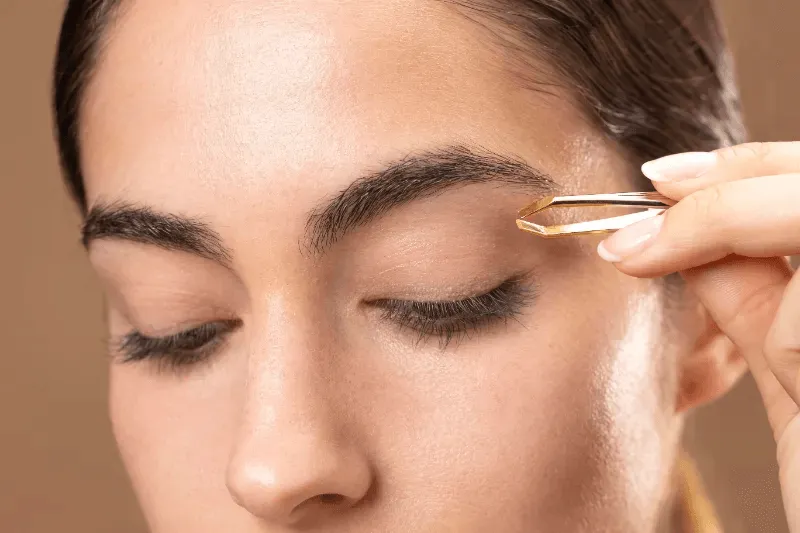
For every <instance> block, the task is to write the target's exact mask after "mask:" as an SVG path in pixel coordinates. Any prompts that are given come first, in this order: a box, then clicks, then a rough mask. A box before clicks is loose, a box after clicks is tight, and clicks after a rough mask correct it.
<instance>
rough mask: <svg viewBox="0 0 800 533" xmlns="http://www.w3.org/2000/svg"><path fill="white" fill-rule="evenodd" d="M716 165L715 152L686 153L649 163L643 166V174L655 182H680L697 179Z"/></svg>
mask: <svg viewBox="0 0 800 533" xmlns="http://www.w3.org/2000/svg"><path fill="white" fill-rule="evenodd" d="M716 163H717V154H715V153H714V152H686V153H684V154H675V155H668V156H667V157H662V158H661V159H656V160H654V161H649V162H647V163H645V164H644V165H642V174H644V175H645V176H647V177H648V178H650V179H651V180H653V181H680V180H686V179H691V178H696V177H698V176H700V175H702V174H704V173H705V172H708V171H709V170H711V169H712V168H713V167H714V165H715V164H716Z"/></svg>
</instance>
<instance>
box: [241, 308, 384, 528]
mask: <svg viewBox="0 0 800 533" xmlns="http://www.w3.org/2000/svg"><path fill="white" fill-rule="evenodd" d="M264 316H265V319H264V322H265V323H264V327H262V328H258V330H259V331H258V333H256V334H254V336H253V338H252V341H251V345H250V354H249V362H248V366H247V378H246V380H245V388H244V391H243V395H242V398H243V401H242V411H241V418H240V424H239V428H238V432H237V437H236V440H235V443H234V446H233V449H232V451H231V457H230V461H229V465H228V480H227V483H228V488H229V491H230V493H231V496H232V497H233V499H234V500H235V501H236V502H237V503H238V504H239V505H240V506H242V507H244V508H245V509H247V510H248V511H250V512H251V513H252V514H254V515H256V516H259V517H261V518H263V519H265V520H269V521H272V522H276V523H294V522H296V521H298V520H300V519H303V518H307V517H309V516H321V515H322V514H323V513H330V512H331V511H332V509H333V508H341V507H343V506H352V505H355V504H356V503H357V502H358V501H360V500H361V499H362V498H363V497H364V495H365V494H366V493H367V492H368V490H369V487H370V484H371V477H372V475H371V472H370V467H369V461H368V459H367V457H366V456H364V454H363V453H362V451H361V449H360V446H359V443H358V442H356V441H354V439H353V438H352V436H353V434H354V433H353V432H352V431H351V429H352V428H347V427H345V426H344V424H345V421H346V420H348V421H351V420H352V417H351V416H349V414H347V413H342V412H340V409H339V406H338V404H337V402H336V398H337V396H338V395H339V394H338V392H337V390H336V384H337V381H338V380H337V379H336V374H337V371H336V368H335V366H336V365H334V364H333V363H332V361H333V355H334V354H333V353H332V350H333V347H332V345H331V343H329V342H328V340H327V339H326V335H325V334H324V332H321V331H320V326H319V324H320V323H321V321H319V320H316V319H315V317H314V316H312V315H311V314H308V313H304V312H303V310H301V309H297V308H295V309H290V308H288V307H287V306H286V305H285V304H284V302H283V301H282V300H280V299H277V298H276V299H275V300H273V301H272V302H270V305H269V306H268V311H267V312H266V313H265V314H264ZM253 329H254V330H255V329H256V328H253ZM346 403H349V402H345V404H346Z"/></svg>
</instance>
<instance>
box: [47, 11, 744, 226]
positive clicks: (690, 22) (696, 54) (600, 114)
mask: <svg viewBox="0 0 800 533" xmlns="http://www.w3.org/2000/svg"><path fill="white" fill-rule="evenodd" d="M128 1H133V0H128ZM443 1H445V2H448V3H450V4H452V5H455V6H456V7H457V8H458V9H459V10H461V11H462V12H463V13H465V14H467V15H468V16H470V17H474V18H476V19H480V20H481V22H483V23H484V25H485V26H487V27H492V25H494V24H497V25H498V26H496V27H498V28H502V29H504V30H505V31H498V32H495V35H497V36H498V40H499V41H503V44H504V45H506V50H508V51H509V54H512V55H513V57H514V58H515V59H517V60H520V61H521V62H522V63H523V64H529V65H530V64H533V63H534V62H535V61H530V62H529V61H527V60H529V59H534V60H536V61H538V62H539V63H540V64H546V65H549V67H550V68H551V69H552V71H553V72H554V73H555V76H554V79H549V80H548V79H542V78H541V77H537V76H529V77H528V78H530V79H531V80H533V81H532V83H535V84H536V85H538V89H539V90H541V89H542V88H545V90H546V87H547V86H553V85H562V86H564V87H565V88H566V89H567V90H569V91H571V92H572V94H573V95H574V96H575V97H576V99H577V100H578V102H579V105H580V106H581V107H582V108H583V111H584V112H585V114H586V115H587V116H588V117H589V118H590V119H591V120H592V121H593V122H594V123H595V124H596V126H597V127H598V128H599V129H600V130H601V131H602V132H604V133H605V134H606V135H607V136H608V137H609V138H611V139H613V140H615V141H617V142H618V143H619V144H620V145H621V146H622V148H623V149H624V150H625V151H626V153H627V154H628V156H629V159H630V160H631V162H632V163H634V164H636V163H641V162H644V161H645V160H648V159H653V158H656V157H660V156H663V155H667V154H670V153H677V152H683V151H693V150H713V149H716V148H719V147H721V146H725V145H730V144H737V143H739V142H741V141H742V140H743V136H744V132H743V127H742V123H741V117H740V113H739V106H738V95H737V91H736V88H735V83H734V79H733V74H732V68H731V65H730V58H729V55H728V51H727V48H726V46H725V42H724V38H723V32H722V30H721V28H720V25H719V21H718V18H717V17H716V15H715V13H714V9H713V6H712V5H711V4H710V0H443ZM121 3H122V2H121V0H69V3H68V5H67V10H66V14H65V16H64V22H63V25H62V28H61V36H60V39H59V43H58V53H57V58H56V64H55V79H54V81H55V83H54V108H55V116H56V128H57V135H58V146H59V151H60V158H61V165H62V169H63V172H64V178H65V180H66V183H67V185H68V187H69V190H70V192H71V194H72V195H73V197H74V198H75V200H76V201H77V202H78V204H79V206H80V207H81V209H82V211H84V212H85V211H86V197H85V188H84V180H83V174H82V170H81V153H80V135H79V130H80V128H79V125H80V118H81V106H82V103H83V99H84V95H85V92H86V87H87V85H88V83H89V82H90V79H91V76H92V73H93V71H94V69H95V68H96V67H97V65H98V63H99V60H100V58H101V55H102V49H103V43H104V41H105V38H106V37H107V33H108V31H107V30H108V27H109V26H110V25H111V23H112V22H113V19H114V17H115V16H116V15H117V13H118V11H119V7H120V4H121ZM509 30H510V31H509ZM537 74H540V73H537Z"/></svg>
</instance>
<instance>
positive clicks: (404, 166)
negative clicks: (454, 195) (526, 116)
mask: <svg viewBox="0 0 800 533" xmlns="http://www.w3.org/2000/svg"><path fill="white" fill-rule="evenodd" d="M490 182H494V183H498V184H500V185H508V186H517V187H524V188H526V189H532V190H533V191H534V192H535V193H538V194H542V195H547V194H552V193H554V192H555V191H557V190H558V189H559V187H558V185H557V184H556V183H555V182H554V181H553V179H552V178H551V177H550V176H549V175H547V174H546V173H545V172H544V171H542V170H539V169H536V168H534V167H532V166H530V165H528V164H527V163H525V162H524V161H523V160H522V159H521V158H518V157H515V156H511V155H501V154H497V153H494V152H491V151H489V150H485V149H477V148H470V147H467V146H463V145H454V146H448V147H446V148H442V149H438V150H435V151H428V152H424V153H421V154H414V155H411V156H408V157H406V158H404V159H401V160H400V161H396V162H394V163H392V164H390V165H388V166H386V167H385V168H383V169H381V170H378V171H377V172H375V173H373V174H370V175H367V176H364V177H363V178H360V179H358V180H356V181H354V182H353V183H352V184H350V185H349V186H348V187H347V188H346V189H344V190H343V191H341V192H340V193H339V194H337V195H336V196H334V197H333V198H331V199H329V200H327V201H326V202H324V203H323V205H322V206H320V207H318V208H317V209H314V210H313V211H312V212H311V215H310V216H309V218H308V222H307V224H306V242H307V244H308V247H309V248H310V249H311V250H312V251H314V252H317V253H321V252H324V251H325V250H327V249H328V248H329V247H331V246H332V245H333V244H335V243H336V242H337V241H338V240H340V239H341V238H342V237H344V236H345V235H346V234H347V233H348V232H350V231H351V230H353V229H355V228H357V227H360V226H364V225H366V224H368V223H370V222H372V221H373V220H374V219H375V218H377V217H379V216H382V215H383V214H384V213H386V212H387V211H389V210H392V209H395V208H397V207H400V206H401V205H404V204H407V203H409V202H413V201H415V200H420V199H422V198H426V197H431V196H435V195H438V194H441V193H442V192H444V191H445V190H450V189H452V188H454V187H459V186H465V185H472V184H477V183H490Z"/></svg>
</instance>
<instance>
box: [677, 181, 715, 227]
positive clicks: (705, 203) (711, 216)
mask: <svg viewBox="0 0 800 533" xmlns="http://www.w3.org/2000/svg"><path fill="white" fill-rule="evenodd" d="M685 201H687V202H688V203H689V211H690V213H691V216H692V218H693V219H694V220H696V221H703V222H706V223H707V222H710V221H713V220H716V218H717V217H718V216H719V213H720V212H721V211H723V210H724V195H723V194H722V191H721V190H720V187H719V186H712V187H708V188H707V189H702V190H700V191H697V192H695V193H693V194H690V195H689V196H687V197H686V198H685Z"/></svg>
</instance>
